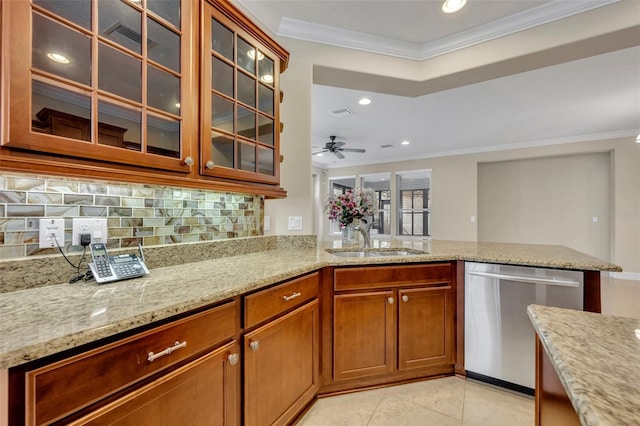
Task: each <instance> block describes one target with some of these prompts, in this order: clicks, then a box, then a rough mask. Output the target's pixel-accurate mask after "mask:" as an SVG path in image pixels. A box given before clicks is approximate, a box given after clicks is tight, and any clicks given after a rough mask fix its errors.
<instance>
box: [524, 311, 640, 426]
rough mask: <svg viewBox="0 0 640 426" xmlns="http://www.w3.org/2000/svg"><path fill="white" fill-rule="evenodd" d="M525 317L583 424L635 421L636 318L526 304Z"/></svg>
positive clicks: (639, 405)
mask: <svg viewBox="0 0 640 426" xmlns="http://www.w3.org/2000/svg"><path fill="white" fill-rule="evenodd" d="M528 313H529V317H530V318H531V322H532V323H533V326H534V328H535V329H536V331H537V333H538V336H540V340H541V342H542V344H543V346H544V348H545V350H546V351H547V354H548V355H549V359H550V360H551V362H552V364H553V366H554V368H555V370H556V373H557V374H558V377H559V378H560V381H561V382H562V384H563V386H564V388H565V390H566V391H567V395H568V396H569V399H570V400H571V403H572V404H573V407H574V408H575V410H576V412H577V413H578V417H579V418H580V422H581V423H582V424H583V425H585V426H596V425H598V426H602V425H616V426H624V425H638V424H640V386H638V384H639V383H640V320H639V319H632V318H622V317H615V316H608V315H601V314H595V313H590V312H582V311H574V310H570V309H561V308H552V307H548V306H538V305H531V306H529V308H528Z"/></svg>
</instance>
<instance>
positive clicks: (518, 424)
mask: <svg viewBox="0 0 640 426" xmlns="http://www.w3.org/2000/svg"><path fill="white" fill-rule="evenodd" d="M534 414H535V413H534V400H533V397H530V396H526V395H520V394H516V393H515V392H509V391H503V390H501V389H498V388H495V387H493V386H489V385H485V384H482V383H478V382H474V381H471V380H467V381H466V384H465V392H464V409H463V412H462V425H463V426H533V423H534V420H535V419H534Z"/></svg>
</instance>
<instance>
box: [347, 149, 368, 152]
mask: <svg viewBox="0 0 640 426" xmlns="http://www.w3.org/2000/svg"><path fill="white" fill-rule="evenodd" d="M340 151H344V152H367V150H366V149H362V148H340Z"/></svg>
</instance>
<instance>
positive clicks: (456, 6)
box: [442, 0, 467, 13]
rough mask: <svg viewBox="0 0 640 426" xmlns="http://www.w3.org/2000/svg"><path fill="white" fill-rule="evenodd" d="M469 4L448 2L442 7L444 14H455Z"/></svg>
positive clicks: (454, 0)
mask: <svg viewBox="0 0 640 426" xmlns="http://www.w3.org/2000/svg"><path fill="white" fill-rule="evenodd" d="M466 3H467V0H446V1H445V2H444V4H443V5H442V11H443V12H444V13H454V12H457V11H459V10H460V9H462V8H463V7H464V5H465V4H466Z"/></svg>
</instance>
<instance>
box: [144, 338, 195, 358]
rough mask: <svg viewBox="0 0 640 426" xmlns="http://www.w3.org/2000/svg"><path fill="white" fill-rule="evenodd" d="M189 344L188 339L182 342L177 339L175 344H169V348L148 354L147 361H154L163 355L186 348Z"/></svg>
mask: <svg viewBox="0 0 640 426" xmlns="http://www.w3.org/2000/svg"><path fill="white" fill-rule="evenodd" d="M186 346H187V341H186V340H185V341H184V342H182V343H180V342H178V341H176V342H175V343H174V344H173V346H169V347H168V348H167V349H165V350H163V351H160V352H158V353H153V352H149V355H148V356H147V361H149V362H153V361H154V360H156V359H158V358H160V357H161V356H165V355H169V354H170V353H171V352H173V351H176V350H178V349H180V348H185V347H186Z"/></svg>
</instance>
